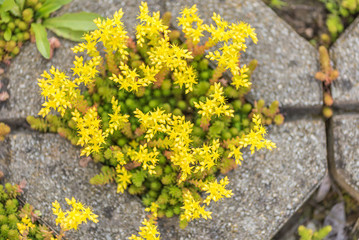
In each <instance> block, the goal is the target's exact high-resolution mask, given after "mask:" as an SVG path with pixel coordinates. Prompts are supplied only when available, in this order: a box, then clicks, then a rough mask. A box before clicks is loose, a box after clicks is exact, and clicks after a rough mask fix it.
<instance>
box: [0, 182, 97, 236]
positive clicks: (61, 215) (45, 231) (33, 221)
mask: <svg viewBox="0 0 359 240" xmlns="http://www.w3.org/2000/svg"><path fill="white" fill-rule="evenodd" d="M21 192H22V190H21V187H20V186H19V185H11V184H10V183H6V184H5V187H4V186H3V185H0V239H1V240H19V239H20V240H26V239H33V240H35V239H36V240H60V239H63V237H64V235H65V232H66V231H68V230H70V229H75V230H77V228H78V225H80V224H81V223H83V222H85V223H86V222H87V220H91V221H93V222H95V223H97V222H98V220H97V215H95V214H93V213H92V211H91V209H90V208H89V207H85V206H84V205H83V204H82V203H80V202H76V200H75V199H74V198H72V199H71V200H69V199H66V201H67V203H68V204H69V205H70V206H71V207H72V210H71V211H66V212H63V211H62V209H61V207H60V205H59V203H58V202H57V201H55V202H54V203H52V204H53V207H54V208H53V213H54V214H55V215H56V216H57V219H56V223H57V224H60V227H61V232H60V234H59V235H58V236H56V238H54V235H53V232H52V231H51V230H50V229H49V228H48V227H47V226H45V225H43V224H40V223H39V221H38V220H39V217H40V216H41V213H40V212H39V211H37V210H34V207H33V206H31V205H30V204H29V203H26V204H24V205H23V206H21V204H20V203H19V201H18V199H17V197H18V196H19V195H20V193H21Z"/></svg>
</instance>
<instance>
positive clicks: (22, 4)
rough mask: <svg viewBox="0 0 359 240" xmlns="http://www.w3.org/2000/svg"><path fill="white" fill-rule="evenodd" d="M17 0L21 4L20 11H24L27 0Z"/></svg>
mask: <svg viewBox="0 0 359 240" xmlns="http://www.w3.org/2000/svg"><path fill="white" fill-rule="evenodd" d="M15 1H16V3H17V5H18V6H19V8H20V11H22V10H23V9H24V6H25V0H15Z"/></svg>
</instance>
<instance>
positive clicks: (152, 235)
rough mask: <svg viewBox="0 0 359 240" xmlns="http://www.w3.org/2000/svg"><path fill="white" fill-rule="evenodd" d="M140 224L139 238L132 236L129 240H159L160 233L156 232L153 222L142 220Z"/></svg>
mask: <svg viewBox="0 0 359 240" xmlns="http://www.w3.org/2000/svg"><path fill="white" fill-rule="evenodd" d="M142 224H143V225H144V226H143V227H140V232H139V233H138V234H139V235H140V236H136V235H132V236H131V237H130V238H129V239H130V240H159V239H160V233H159V232H158V231H157V226H156V225H155V224H154V221H153V220H152V219H150V220H149V221H148V220H147V219H144V220H143V222H142Z"/></svg>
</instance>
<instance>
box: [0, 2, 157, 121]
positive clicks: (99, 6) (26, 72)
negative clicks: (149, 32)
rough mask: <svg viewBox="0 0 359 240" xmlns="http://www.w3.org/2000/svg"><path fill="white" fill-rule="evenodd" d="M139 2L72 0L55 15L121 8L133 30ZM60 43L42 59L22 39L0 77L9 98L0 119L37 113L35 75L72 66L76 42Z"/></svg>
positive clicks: (104, 12)
mask: <svg viewBox="0 0 359 240" xmlns="http://www.w3.org/2000/svg"><path fill="white" fill-rule="evenodd" d="M140 2H141V1H140V0H136V1H131V0H126V1H123V0H101V1H86V0H74V1H72V2H71V3H70V4H68V5H66V6H65V7H63V8H62V9H61V10H60V11H59V12H57V13H56V15H61V14H64V13H66V12H79V11H91V12H97V13H99V14H101V15H103V16H107V17H110V16H111V15H113V14H114V13H115V12H116V11H117V10H119V9H120V8H123V11H124V17H123V22H124V23H125V25H126V26H127V28H128V29H129V31H131V34H133V30H132V29H133V27H134V26H135V23H136V17H137V15H138V12H139V4H140ZM148 6H149V9H150V11H159V10H160V9H161V8H162V7H161V0H151V1H148ZM61 44H62V45H61V47H60V48H59V49H57V50H56V52H55V55H54V57H53V58H52V59H51V60H46V59H44V58H43V57H42V56H41V55H40V53H39V52H38V51H37V49H36V45H35V43H26V44H25V45H24V46H23V47H22V48H21V53H20V54H19V55H18V56H17V57H16V58H15V59H14V60H13V61H12V63H11V65H10V67H9V69H8V70H7V72H6V74H4V77H5V78H8V79H9V86H8V89H9V91H10V99H9V100H8V102H7V103H6V104H5V106H4V107H3V108H2V109H0V121H1V120H2V121H4V120H7V121H12V120H15V119H24V118H26V117H27V116H28V115H33V116H36V115H37V114H38V112H39V111H40V109H41V104H42V99H41V96H40V88H39V87H38V85H37V79H38V78H40V75H41V74H42V73H43V72H44V71H48V70H49V69H50V68H51V66H54V67H56V68H59V69H60V70H62V71H64V72H69V71H70V68H71V67H72V66H73V64H72V62H73V60H74V54H73V53H72V51H71V48H72V47H73V46H75V45H76V43H74V42H71V41H68V40H64V39H61Z"/></svg>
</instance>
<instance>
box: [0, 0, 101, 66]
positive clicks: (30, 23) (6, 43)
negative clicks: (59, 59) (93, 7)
mask: <svg viewBox="0 0 359 240" xmlns="http://www.w3.org/2000/svg"><path fill="white" fill-rule="evenodd" d="M71 1H72V0H0V60H1V61H7V60H10V59H11V58H12V57H14V56H16V55H17V54H19V52H20V48H21V46H22V45H23V42H24V41H27V40H29V39H30V38H31V36H35V39H36V46H37V49H38V50H39V52H40V53H41V55H42V56H43V57H45V58H47V59H49V58H50V57H51V56H50V55H51V54H50V53H51V51H50V42H49V40H48V38H47V32H46V29H49V30H51V31H52V32H54V33H55V34H56V35H58V36H60V37H63V38H66V39H69V40H72V41H81V40H82V39H81V38H82V36H83V34H84V33H85V32H87V31H91V30H94V29H96V25H95V24H94V23H93V19H95V18H98V17H100V15H98V14H96V13H89V12H79V13H70V14H64V15H62V16H58V17H50V14H51V13H53V12H55V11H56V10H58V9H60V8H61V7H62V6H64V5H66V4H68V3H70V2H71Z"/></svg>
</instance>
